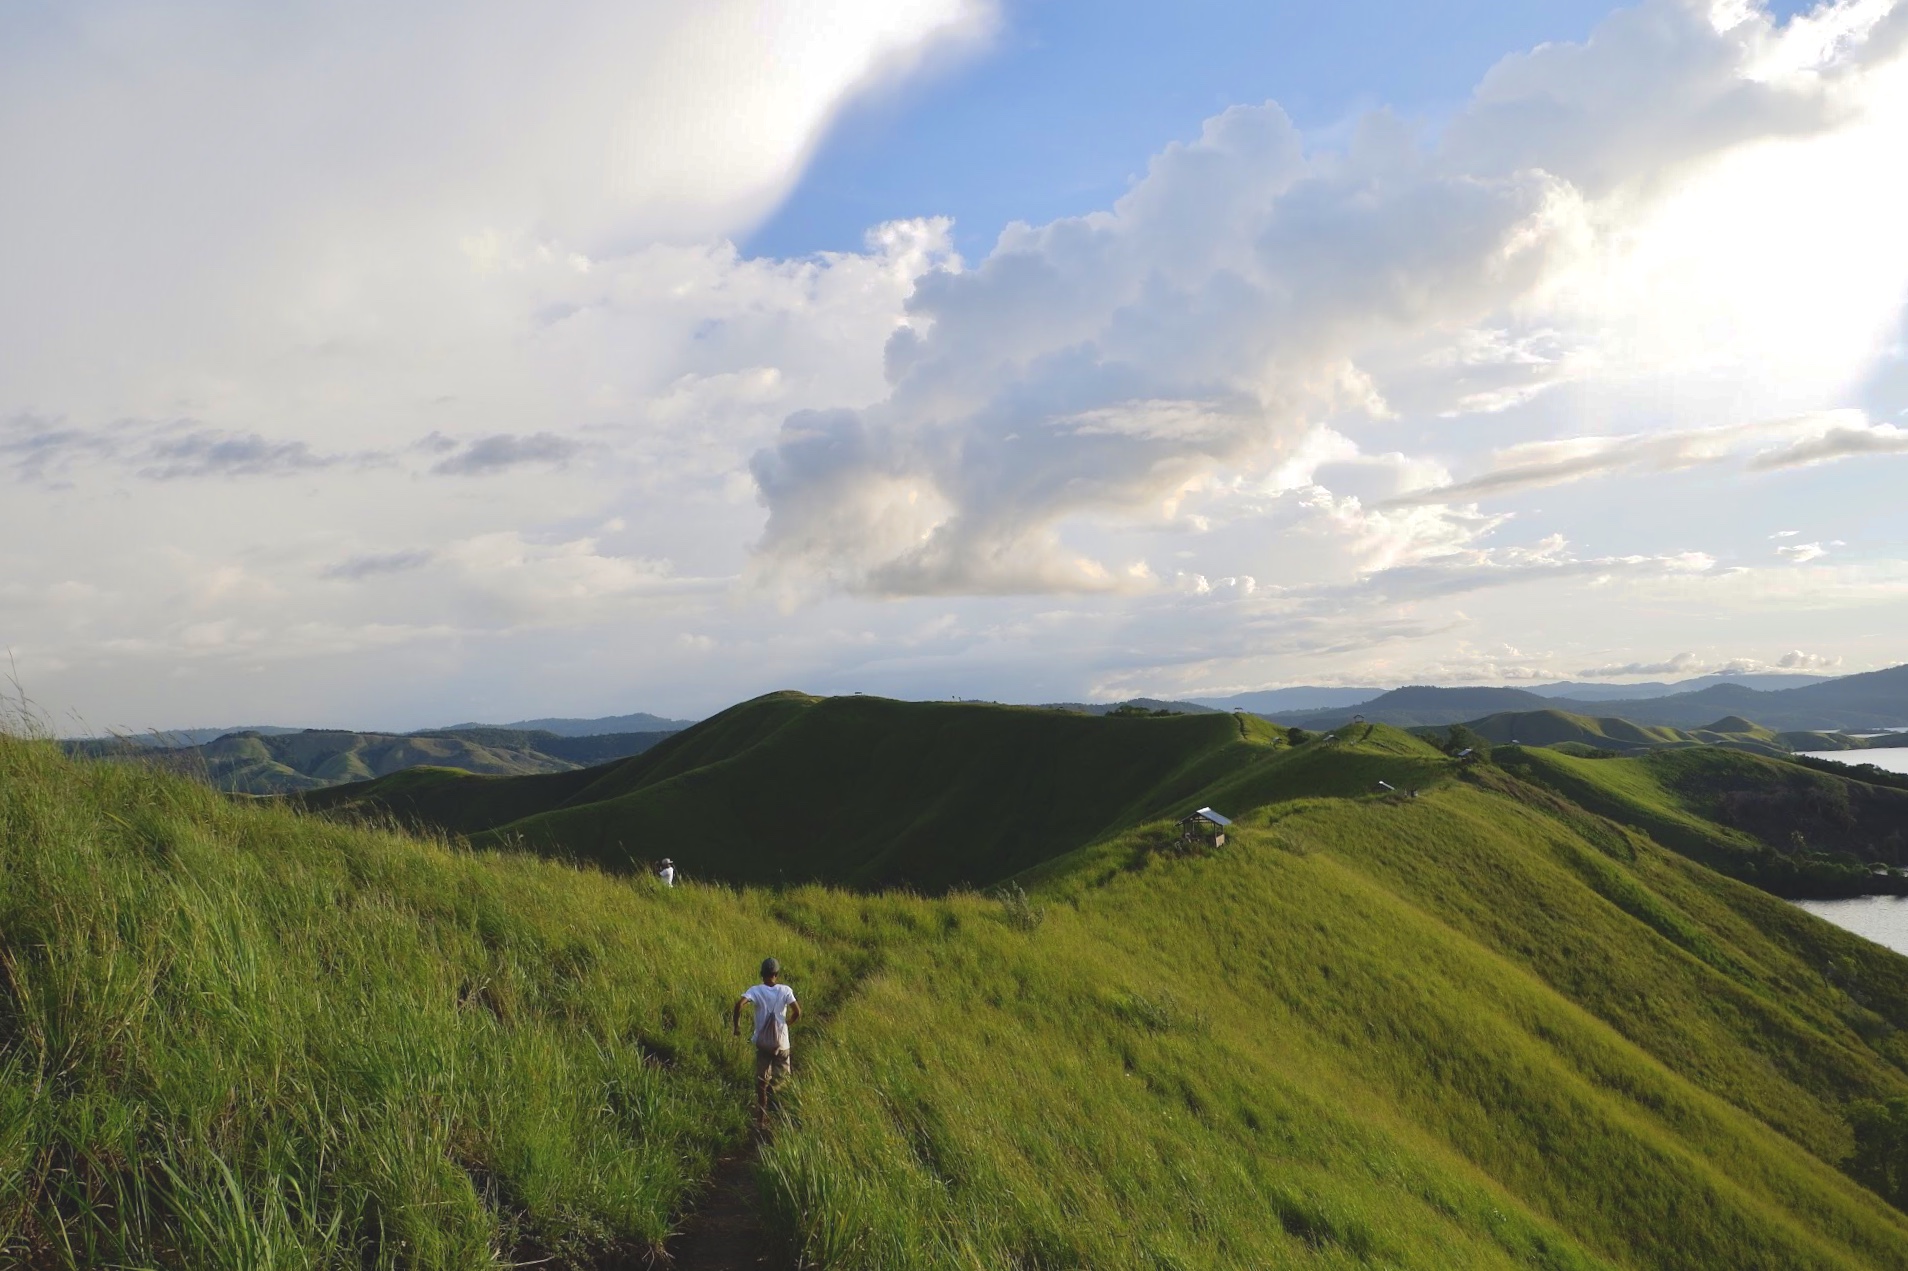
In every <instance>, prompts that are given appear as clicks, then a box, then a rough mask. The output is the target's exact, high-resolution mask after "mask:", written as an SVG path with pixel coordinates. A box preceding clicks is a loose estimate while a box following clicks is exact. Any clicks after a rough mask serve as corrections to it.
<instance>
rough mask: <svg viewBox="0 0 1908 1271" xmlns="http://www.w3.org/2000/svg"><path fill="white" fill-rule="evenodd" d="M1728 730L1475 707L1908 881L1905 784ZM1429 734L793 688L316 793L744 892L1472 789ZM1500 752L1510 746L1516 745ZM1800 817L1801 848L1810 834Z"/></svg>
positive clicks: (932, 888) (1781, 840) (916, 876)
mask: <svg viewBox="0 0 1908 1271" xmlns="http://www.w3.org/2000/svg"><path fill="white" fill-rule="evenodd" d="M1713 723H1714V724H1715V726H1716V727H1715V729H1712V730H1701V731H1698V732H1693V733H1686V732H1682V731H1679V730H1674V729H1668V728H1662V727H1644V726H1639V725H1635V724H1631V723H1629V722H1627V721H1624V720H1618V719H1592V718H1588V717H1579V716H1574V715H1570V714H1567V713H1565V712H1558V711H1543V712H1534V713H1525V714H1517V715H1501V716H1496V717H1487V718H1486V719H1483V720H1477V721H1474V722H1473V725H1472V728H1473V729H1474V730H1476V731H1473V732H1471V733H1470V734H1468V736H1469V737H1471V738H1474V739H1476V741H1477V742H1478V744H1484V743H1486V742H1498V741H1501V742H1505V743H1509V742H1511V741H1513V740H1515V741H1520V742H1523V743H1525V744H1526V746H1529V745H1548V744H1561V745H1563V746H1564V747H1565V748H1566V749H1567V750H1574V751H1575V752H1576V753H1578V754H1591V755H1613V754H1618V753H1627V754H1637V755H1641V754H1644V753H1645V752H1648V751H1655V750H1678V751H1680V750H1682V749H1685V748H1693V749H1694V750H1697V751H1704V752H1710V751H1718V750H1720V752H1721V753H1719V754H1718V755H1716V756H1714V757H1699V758H1695V759H1691V760H1689V761H1688V763H1689V764H1690V765H1695V766H1700V765H1704V764H1707V765H1709V767H1708V768H1705V769H1703V770H1704V771H1717V772H1722V771H1727V772H1728V773H1730V774H1732V775H1731V776H1730V778H1729V780H1730V781H1731V782H1733V783H1734V784H1733V785H1732V786H1731V789H1733V790H1737V791H1738V792H1739V795H1737V796H1732V799H1733V800H1734V801H1733V802H1731V803H1730V804H1729V805H1728V807H1729V808H1735V807H1737V806H1738V805H1742V804H1743V802H1744V800H1746V799H1749V798H1750V794H1749V793H1748V792H1751V791H1753V790H1755V789H1766V790H1770V791H1777V790H1780V791H1789V792H1791V794H1792V795H1793V797H1794V798H1796V799H1802V800H1804V801H1807V800H1815V801H1818V802H1821V803H1822V804H1823V806H1825V807H1833V808H1837V809H1843V810H1844V811H1846V810H1847V809H1850V808H1854V809H1863V810H1865V811H1864V812H1863V813H1862V815H1859V816H1853V819H1851V816H1850V815H1844V814H1843V813H1841V812H1838V813H1835V814H1834V815H1828V814H1823V815H1814V816H1812V819H1808V824H1807V826H1806V827H1803V826H1802V825H1801V823H1800V822H1797V824H1795V825H1791V824H1789V822H1787V821H1780V822H1778V821H1774V820H1772V821H1770V822H1769V823H1768V824H1770V825H1771V826H1774V825H1778V824H1780V826H1781V832H1780V833H1779V834H1776V835H1774V836H1773V837H1769V838H1767V839H1755V838H1754V836H1753V834H1752V835H1750V837H1749V838H1748V839H1745V838H1744V837H1743V833H1742V831H1741V828H1740V824H1739V820H1740V819H1739V818H1737V817H1736V816H1735V814H1734V813H1733V812H1730V811H1727V810H1726V809H1725V808H1724V806H1723V805H1722V804H1718V803H1716V802H1715V801H1714V800H1711V801H1710V802H1708V803H1705V804H1703V805H1702V806H1700V807H1697V806H1695V805H1691V806H1690V808H1689V810H1688V815H1690V816H1692V817H1696V818H1705V819H1706V821H1707V823H1708V824H1710V826H1711V829H1712V830H1713V831H1714V834H1715V835H1716V836H1719V837H1717V838H1716V840H1715V842H1716V843H1727V844H1733V845H1734V848H1733V849H1732V850H1731V851H1721V850H1719V849H1717V848H1716V847H1715V843H1711V842H1709V841H1708V840H1705V841H1704V843H1703V845H1702V846H1701V847H1700V849H1699V850H1697V851H1696V855H1697V858H1698V859H1701V860H1703V861H1704V862H1705V863H1707V864H1709V865H1711V866H1712V867H1715V868H1720V869H1723V870H1724V872H1727V873H1731V874H1733V875H1734V876H1736V877H1740V878H1745V879H1749V880H1751V881H1754V882H1756V883H1757V884H1758V885H1761V886H1766V887H1770V888H1773V889H1775V890H1777V891H1779V892H1781V893H1782V894H1785V895H1856V894H1861V893H1863V892H1869V891H1891V890H1896V889H1898V888H1900V887H1901V886H1902V885H1903V884H1902V882H1901V880H1899V879H1897V878H1895V877H1893V876H1892V875H1887V874H1877V873H1875V872H1873V867H1876V866H1883V867H1896V866H1902V865H1908V857H1904V856H1903V855H1902V853H1901V852H1900V851H1899V850H1898V849H1897V847H1896V846H1894V842H1895V840H1894V839H1893V838H1891V835H1893V834H1894V832H1895V827H1896V822H1895V820H1894V819H1893V818H1894V817H1895V813H1894V812H1893V811H1891V809H1894V808H1896V807H1897V802H1896V801H1897V800H1898V799H1904V798H1908V792H1903V791H1899V790H1897V789H1895V788H1893V787H1892V786H1891V785H1889V784H1887V783H1885V782H1884V783H1883V784H1880V785H1877V784H1875V783H1874V782H1873V781H1872V780H1869V779H1865V777H1864V774H1861V773H1855V772H1847V771H1845V772H1840V773H1832V772H1819V771H1815V770H1812V769H1809V768H1804V767H1801V766H1799V765H1797V764H1794V763H1790V762H1787V761H1786V760H1785V759H1784V758H1782V756H1784V755H1785V753H1786V752H1785V751H1784V750H1783V745H1782V741H1781V739H1780V738H1778V735H1777V734H1774V733H1771V732H1770V731H1769V730H1767V729H1760V728H1758V727H1757V726H1755V725H1753V724H1751V723H1749V722H1748V721H1747V720H1740V719H1723V720H1717V721H1713ZM1480 732H1481V733H1483V734H1484V735H1483V736H1479V733H1480ZM1420 734H1421V735H1413V734H1411V733H1408V732H1405V731H1402V730H1399V729H1396V728H1393V727H1390V726H1388V725H1383V724H1369V723H1367V724H1358V725H1351V726H1348V727H1345V728H1342V729H1340V730H1338V731H1337V732H1335V733H1315V732H1308V731H1306V730H1303V729H1290V728H1284V727H1280V726H1278V725H1274V724H1271V723H1269V722H1268V721H1266V720H1263V719H1260V718H1258V717H1257V716H1253V715H1249V714H1232V715H1225V714H1218V713H1208V714H1199V715H1151V714H1142V713H1134V714H1125V715H1119V714H1109V715H1102V716H1087V715H1081V714H1078V713H1075V712H1068V711H1060V710H1047V709H1039V708H1032V707H1014V706H997V705H992V704H981V703H971V702H970V703H956V702H899V701H893V700H890V699H887V698H878V697H865V696H861V695H856V696H852V697H833V698H821V697H812V696H809V695H807V694H803V693H793V692H785V693H773V694H769V695H767V696H764V697H760V698H756V699H754V700H752V701H749V702H744V703H741V704H740V705H737V706H734V707H731V708H730V709H729V710H727V711H724V712H722V713H720V714H718V715H716V716H713V717H711V718H710V719H708V720H705V721H704V722H703V723H702V724H699V725H697V726H696V727H694V728H692V729H688V730H686V731H684V732H682V733H678V734H676V735H674V736H673V737H671V738H670V739H669V740H667V741H665V742H663V743H661V744H659V745H657V746H656V747H654V748H652V749H650V750H648V751H646V752H644V753H643V754H641V755H638V756H635V757H633V758H631V759H627V760H622V761H618V762H614V763H608V764H603V765H599V766H597V767H594V768H588V769H582V770H577V771H570V772H564V773H556V774H549V775H532V776H518V777H485V776H476V775H471V774H467V773H460V772H451V771H446V770H442V769H434V768H418V769H413V770H410V771H406V772H400V773H396V774H394V775H392V776H389V777H385V778H382V779H379V780H374V781H365V782H358V783H353V784H347V785H339V786H334V787H330V788H327V789H322V790H314V791H311V792H309V793H307V794H303V795H301V796H299V797H300V801H301V803H302V805H303V806H305V807H307V808H309V809H312V810H314V811H319V812H323V813H326V814H327V815H332V816H339V817H346V818H351V817H367V816H368V817H371V818H373V819H377V820H385V819H391V818H395V819H396V820H398V821H399V822H400V823H404V824H410V825H415V826H420V827H425V828H428V829H431V830H433V831H436V832H441V833H449V834H456V835H461V836H464V837H466V838H467V839H468V840H469V841H470V842H472V843H473V844H475V845H477V846H480V847H501V846H514V847H526V848H530V849H533V850H536V851H540V852H544V853H547V854H551V855H555V856H559V857H562V858H565V859H573V860H582V861H589V862H592V863H594V864H597V865H600V866H602V867H604V868H607V869H612V870H620V871H635V870H641V869H643V868H645V867H646V865H647V863H648V862H650V861H654V860H657V859H659V858H661V857H664V856H668V857H671V858H673V859H674V860H675V861H676V862H677V864H678V865H679V866H680V867H682V868H683V869H684V870H686V871H688V872H690V873H693V874H695V875H697V876H699V877H706V878H713V879H721V880H724V881H728V882H732V883H793V882H823V883H832V884H836V885H848V886H856V887H880V886H907V887H912V888H917V889H921V890H925V891H929V892H941V891H946V890H948V889H950V888H956V887H991V886H995V885H997V884H999V883H1002V882H1006V881H1009V880H1012V879H1014V878H1016V877H1018V876H1021V875H1023V874H1024V873H1026V872H1027V871H1036V872H1038V871H1040V870H1046V869H1050V868H1051V865H1050V862H1052V861H1054V860H1055V859H1068V854H1069V853H1072V852H1075V851H1076V850H1078V849H1082V848H1084V847H1086V846H1088V845H1090V844H1094V843H1097V842H1104V841H1107V840H1109V839H1110V838H1112V837H1116V836H1117V835H1118V834H1120V833H1122V832H1124V831H1127V830H1130V829H1131V828H1133V827H1135V826H1138V825H1142V824H1145V823H1147V822H1150V821H1155V820H1158V819H1160V818H1165V817H1174V816H1182V815H1184V814H1186V813H1187V812H1189V811H1191V810H1192V809H1193V808H1194V807H1197V806H1198V803H1197V802H1196V801H1195V800H1202V799H1203V800H1204V801H1205V802H1208V803H1212V804H1213V805H1214V806H1216V807H1218V808H1220V809H1221V810H1222V811H1226V810H1236V809H1239V808H1251V807H1257V806H1261V805H1264V804H1266V803H1268V802H1273V801H1276V800H1280V799H1286V798H1294V797H1299V796H1301V795H1331V796H1351V795H1362V794H1368V793H1374V792H1378V791H1381V790H1383V789H1385V788H1387V787H1388V788H1390V789H1393V790H1396V791H1399V792H1402V793H1403V794H1407V795H1408V794H1409V793H1410V792H1411V791H1414V790H1425V789H1430V788H1433V787H1435V786H1437V785H1439V784H1440V783H1447V782H1450V781H1453V780H1456V779H1458V778H1459V777H1460V776H1462V775H1463V774H1464V773H1465V771H1466V770H1467V768H1468V767H1469V766H1470V765H1471V764H1472V763H1473V762H1474V760H1465V761H1462V762H1460V761H1459V760H1458V759H1456V758H1454V757H1453V755H1454V754H1455V752H1456V751H1457V750H1459V749H1461V748H1463V746H1465V745H1468V744H1470V743H1469V742H1464V741H1451V740H1448V739H1447V737H1446V731H1445V730H1434V729H1423V730H1420ZM1783 736H1785V737H1789V739H1790V740H1795V738H1794V737H1792V736H1790V735H1783ZM1586 740H1590V741H1593V742H1594V743H1595V744H1594V745H1590V744H1585V742H1586ZM1485 748H1486V750H1487V751H1488V750H1489V746H1488V745H1487V746H1486V747H1485ZM1502 749H1503V750H1504V753H1505V755H1506V757H1507V758H1508V757H1510V756H1514V755H1515V754H1516V753H1517V748H1515V747H1504V748H1502ZM1743 751H1753V752H1757V753H1758V754H1759V755H1761V756H1763V757H1764V759H1763V760H1761V761H1759V762H1760V764H1761V766H1759V767H1758V766H1753V765H1751V766H1748V767H1744V766H1742V763H1738V760H1737V758H1736V756H1738V755H1740V758H1741V760H1742V761H1743V763H1746V762H1747V761H1748V760H1749V759H1751V758H1753V757H1754V756H1752V755H1741V754H1740V752H1743ZM1730 765H1735V766H1733V767H1732V766H1730ZM1690 770H1691V771H1694V770H1695V768H1694V767H1692V768H1691V769H1690ZM1604 771H1606V772H1607V773H1609V774H1617V773H1621V772H1625V771H1628V769H1627V768H1625V767H1624V766H1622V765H1617V766H1614V767H1610V768H1608V769H1607V770H1604ZM1381 782H1383V783H1384V785H1382V786H1381V785H1380V783H1381ZM1851 815H1852V814H1851ZM1864 818H1866V819H1864ZM1631 819H1632V820H1634V817H1632V818H1631ZM1803 828H1805V829H1806V832H1805V833H1804V834H1803V837H1802V839H1801V840H1800V841H1799V842H1798V841H1797V840H1795V839H1794V838H1793V833H1794V832H1795V831H1796V830H1798V829H1803ZM1664 841H1665V842H1666V843H1667V844H1668V845H1669V846H1672V847H1678V846H1681V845H1683V840H1681V839H1678V838H1676V837H1674V836H1671V837H1670V838H1668V839H1666V840H1664ZM1751 848H1753V850H1751ZM1745 853H1746V854H1745Z"/></svg>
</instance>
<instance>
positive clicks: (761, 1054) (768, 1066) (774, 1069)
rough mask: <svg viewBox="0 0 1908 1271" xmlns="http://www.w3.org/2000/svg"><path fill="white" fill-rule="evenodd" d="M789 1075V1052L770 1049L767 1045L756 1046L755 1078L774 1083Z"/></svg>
mask: <svg viewBox="0 0 1908 1271" xmlns="http://www.w3.org/2000/svg"><path fill="white" fill-rule="evenodd" d="M786 1076H788V1052H787V1051H786V1050H770V1049H769V1048H768V1047H766V1046H757V1047H756V1048H755V1079H756V1080H757V1081H766V1082H770V1083H774V1082H776V1081H779V1080H781V1079H782V1078H783V1077H786Z"/></svg>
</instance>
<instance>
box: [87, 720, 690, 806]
mask: <svg viewBox="0 0 1908 1271" xmlns="http://www.w3.org/2000/svg"><path fill="white" fill-rule="evenodd" d="M674 731H675V730H673V729H672V730H658V731H652V732H638V733H613V734H606V735H600V736H582V737H564V736H561V735H559V734H557V733H554V732H550V731H547V730H534V729H515V728H494V727H486V726H483V725H477V726H474V727H470V728H447V729H435V730H432V731H430V732H426V733H408V734H403V735H398V734H393V733H353V732H345V731H342V730H338V729H328V728H311V729H303V730H298V731H293V730H290V729H274V730H272V731H271V732H265V731H264V730H262V729H246V730H244V731H241V732H235V733H226V734H223V735H221V736H219V737H215V738H213V739H211V740H209V741H206V742H204V743H202V744H198V745H189V746H162V745H154V744H152V742H151V741H150V739H140V738H116V737H115V738H93V739H88V740H81V741H69V742H65V743H63V744H64V745H65V747H66V749H67V750H68V751H69V752H70V753H74V754H85V755H91V756H94V757H97V758H112V757H122V758H123V757H133V758H138V759H140V760H142V761H145V762H151V763H159V764H162V765H164V766H166V767H168V768H175V769H178V770H180V771H182V772H186V773H189V774H191V775H193V776H197V777H200V778H203V779H204V780H206V781H208V782H210V783H211V784H212V785H215V786H217V787H218V788H219V789H221V790H228V791H231V792H232V793H234V794H293V793H297V792H299V791H304V790H318V789H323V788H324V787H326V786H334V785H339V784H342V783H344V782H349V781H367V780H370V779H371V778H373V777H383V776H389V775H390V774H391V773H394V772H403V771H406V770H408V769H411V768H420V767H433V768H455V769H458V770H460V771H463V772H468V773H475V774H478V775H481V776H493V777H496V776H512V777H515V776H528V775H531V774H535V773H551V772H570V771H573V770H575V769H578V768H584V767H588V766H590V765H592V764H600V763H608V762H609V761H611V760H614V759H624V758H627V757H629V756H630V755H639V754H641V753H642V752H643V751H645V750H648V749H649V748H650V747H651V746H654V745H655V744H656V743H657V742H659V741H662V740H663V739H665V738H667V737H671V736H673V735H674ZM175 735H176V734H175Z"/></svg>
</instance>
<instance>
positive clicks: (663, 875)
mask: <svg viewBox="0 0 1908 1271" xmlns="http://www.w3.org/2000/svg"><path fill="white" fill-rule="evenodd" d="M656 877H658V878H660V879H662V884H663V886H664V887H674V886H675V885H676V862H674V861H672V860H670V859H669V858H668V857H667V856H665V857H663V858H662V860H661V861H660V862H658V863H657V865H656Z"/></svg>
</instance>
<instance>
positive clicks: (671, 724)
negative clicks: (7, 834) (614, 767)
mask: <svg viewBox="0 0 1908 1271" xmlns="http://www.w3.org/2000/svg"><path fill="white" fill-rule="evenodd" d="M695 722H696V721H694V720H693V719H667V718H665V717H663V716H661V715H650V714H646V713H644V712H642V711H638V712H636V713H635V714H633V715H605V716H603V717H601V718H600V719H520V720H517V721H515V722H514V723H509V724H475V723H469V724H449V725H446V726H445V727H443V728H420V729H417V730H416V731H414V732H409V733H383V732H367V733H362V734H360V735H361V736H366V737H374V736H375V737H439V736H446V735H449V734H452V733H471V732H476V731H480V730H483V729H493V730H495V729H501V730H503V731H505V732H519V733H551V734H554V735H555V736H558V737H610V736H618V735H621V734H624V733H673V732H680V731H681V730H682V729H685V728H687V727H689V726H690V725H691V724H693V723H695ZM337 731H340V730H337V729H328V728H288V727H285V726H284V725H282V724H240V725H237V726H235V727H231V728H170V729H155V730H153V731H151V732H145V733H128V734H126V735H124V736H115V737H76V738H71V739H69V740H73V741H98V742H113V743H119V744H121V745H135V746H154V747H158V748H161V749H182V748H185V747H190V746H203V745H205V744H206V743H207V742H214V741H217V740H218V739H219V738H221V737H230V736H233V735H235V734H239V733H255V734H257V735H258V736H260V737H283V736H287V735H289V734H292V733H307V732H316V733H324V732H337ZM343 731H346V732H349V731H350V730H349V729H346V730H343Z"/></svg>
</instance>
